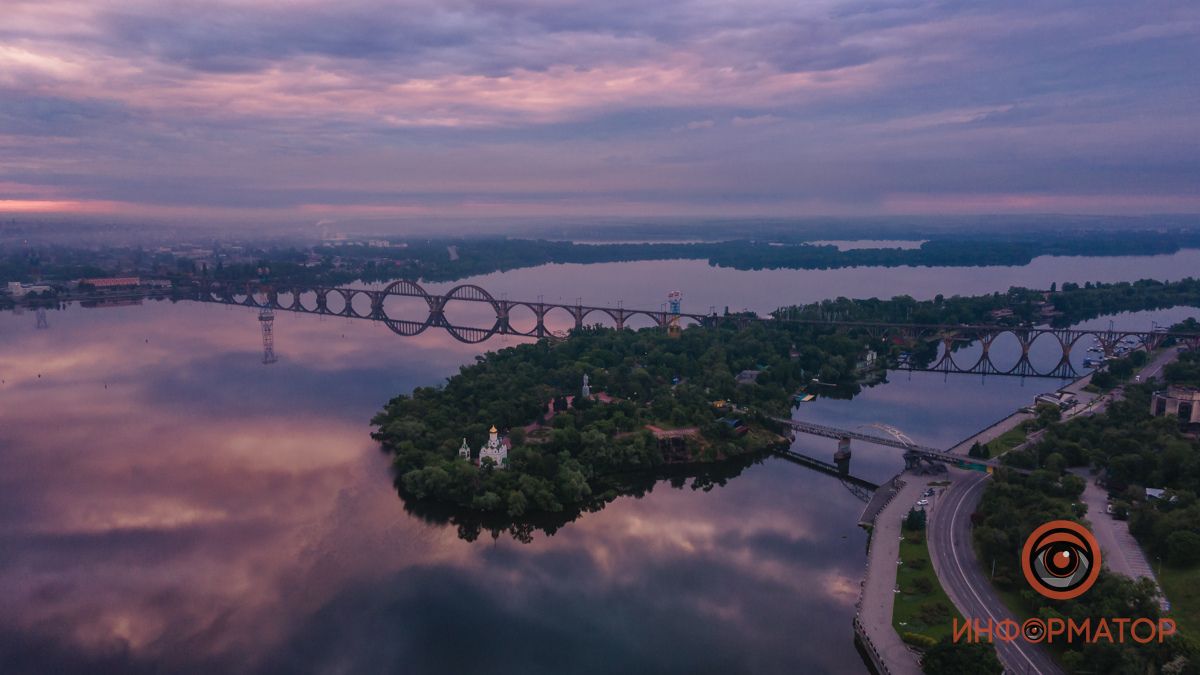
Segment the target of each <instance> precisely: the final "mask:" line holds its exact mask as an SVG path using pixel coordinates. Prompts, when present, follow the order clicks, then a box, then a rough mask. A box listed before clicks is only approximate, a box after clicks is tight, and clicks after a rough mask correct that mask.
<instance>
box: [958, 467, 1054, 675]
mask: <svg viewBox="0 0 1200 675" xmlns="http://www.w3.org/2000/svg"><path fill="white" fill-rule="evenodd" d="M984 480H987V479H986V478H985V479H982V480H979V481H977V482H976V483H975V484H974V485H971V486H970V487H968V488H967V489H966V490H964V491H963V493H962V494H961V495H959V498H958V503H956V504H955V505H954V512H953V513H952V514H950V554H951V555H953V556H954V565H955V567H957V568H958V573H959V576H960V577H961V578H962V580H963V582H964V583H965V584H966V586H967V590H969V591H971V595H973V596H975V600H976V601H978V602H979V606H980V607H982V608H983V611H984V612H986V613H987V615H988V617H989V618H990V619H991V620H992V625H995V624H996V615H995V614H992V610H990V609H988V606H987V603H985V602H984V601H983V598H981V597H979V593H977V592H976V591H975V587H974V586H973V585H971V582H970V581H969V580H968V579H967V575H966V570H964V569H963V566H962V563H961V562H960V561H959V559H958V548H957V547H956V546H955V545H954V521H955V520H957V518H958V510H959V509H960V508H962V505H963V502H964V501H965V500H966V496H967V494H969V493H970V492H971V491H972V490H974V489H975V488H976V487H977V486H979V485H983V482H984ZM1009 644H1010V645H1013V648H1014V649H1015V650H1016V651H1017V653H1018V654H1020V655H1021V658H1023V659H1025V662H1026V663H1028V664H1029V667H1030V668H1033V671H1034V672H1035V673H1041V672H1042V671H1041V670H1039V669H1038V667H1037V666H1035V665H1034V664H1033V661H1032V660H1031V659H1030V658H1029V655H1028V654H1026V653H1025V651H1024V650H1023V649H1021V648H1020V647H1018V646H1017V643H1016V642H1015V641H1013V642H1010V643H1009Z"/></svg>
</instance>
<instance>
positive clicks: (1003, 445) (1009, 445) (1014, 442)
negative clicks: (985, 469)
mask: <svg viewBox="0 0 1200 675" xmlns="http://www.w3.org/2000/svg"><path fill="white" fill-rule="evenodd" d="M1028 423H1029V420H1026V421H1024V422H1021V423H1020V424H1018V425H1017V426H1015V427H1013V428H1012V429H1009V430H1008V431H1006V432H1004V433H1002V434H1000V435H999V436H997V437H996V438H993V439H992V440H991V441H989V442H988V444H987V446H986V447H987V450H988V457H998V456H1000V455H1002V454H1004V453H1006V452H1008V451H1009V450H1012V449H1013V448H1015V447H1017V446H1018V445H1020V444H1022V443H1024V442H1025V438H1026V437H1027V436H1028V435H1029V430H1028V429H1027V428H1026V426H1025V425H1026V424H1028Z"/></svg>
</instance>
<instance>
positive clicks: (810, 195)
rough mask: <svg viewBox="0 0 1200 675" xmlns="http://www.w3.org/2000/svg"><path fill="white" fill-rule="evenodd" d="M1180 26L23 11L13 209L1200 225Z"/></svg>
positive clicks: (9, 33)
mask: <svg viewBox="0 0 1200 675" xmlns="http://www.w3.org/2000/svg"><path fill="white" fill-rule="evenodd" d="M1198 55H1200V8H1197V7H1193V6H1190V5H1186V4H1180V3H1172V2H1147V3H1136V4H1129V3H1122V2H1107V1H1105V2H1100V3H1089V5H1088V6H1086V7H1083V6H1079V5H1075V4H1070V3H1049V4H1047V3H1033V2H1004V3H999V2H995V3H948V2H905V3H900V2H888V1H882V0H881V1H878V2H842V1H835V0H825V1H819V2H805V3H796V2H783V1H779V0H759V1H756V2H745V3H720V2H715V1H713V0H664V2H656V3H651V4H649V5H647V3H639V2H632V1H627V0H616V1H614V2H606V3H568V2H562V1H559V0H501V1H498V2H496V1H493V2H482V1H479V2H472V1H470V0H451V1H447V2H433V1H432V0H415V1H413V2H406V3H394V2H382V1H380V0H351V1H350V2H342V3H336V4H331V3H326V2H315V1H301V2H286V3H285V2H279V1H275V0H267V1H259V2H250V1H249V0H219V1H210V2H192V1H186V0H184V1H178V2H168V3H164V2H152V1H150V0H131V1H124V2H83V1H82V0H39V1H32V0H28V1H27V0H10V2H8V3H6V8H5V21H4V22H3V25H0V160H2V161H0V212H6V211H9V212H14V211H15V212H29V211H42V212H56V211H74V212H83V213H95V214H104V215H118V216H120V215H125V216H141V217H161V218H167V219H189V220H203V219H231V218H233V219H238V220H241V221H246V222H255V221H260V220H261V221H267V220H302V221H312V220H314V219H317V218H322V217H333V218H354V217H356V216H368V215H369V216H471V217H474V216H488V215H499V216H511V215H582V214H604V215H635V214H637V215H668V214H682V215H690V214H712V215H720V214H765V215H794V216H800V215H811V214H814V213H850V214H854V213H885V214H886V213H945V212H951V213H954V212H963V213H975V212H1006V211H1007V212H1012V211H1015V212H1021V211H1039V212H1044V211H1076V212H1094V213H1130V212H1139V213H1140V212H1156V211H1176V212H1179V211H1200V190H1198V189H1197V187H1196V186H1197V185H1200V165H1198V161H1197V159H1196V157H1197V153H1196V150H1197V149H1198V148H1197V145H1198V142H1197V139H1200V122H1198V121H1197V117H1196V115H1195V114H1194V110H1195V109H1196V107H1197V103H1200V88H1198V87H1197V86H1196V78H1195V75H1194V73H1193V72H1192V65H1191V64H1193V63H1194V61H1195V59H1196V57H1197V56H1198Z"/></svg>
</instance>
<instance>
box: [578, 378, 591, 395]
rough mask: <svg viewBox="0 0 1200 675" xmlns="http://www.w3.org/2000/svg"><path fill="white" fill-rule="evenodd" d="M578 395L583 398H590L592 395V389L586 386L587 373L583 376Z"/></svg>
mask: <svg viewBox="0 0 1200 675" xmlns="http://www.w3.org/2000/svg"><path fill="white" fill-rule="evenodd" d="M579 393H580V395H581V396H583V397H584V398H590V397H591V395H592V387H591V385H589V384H588V376H587V373H584V374H583V387H581V388H580V390H579Z"/></svg>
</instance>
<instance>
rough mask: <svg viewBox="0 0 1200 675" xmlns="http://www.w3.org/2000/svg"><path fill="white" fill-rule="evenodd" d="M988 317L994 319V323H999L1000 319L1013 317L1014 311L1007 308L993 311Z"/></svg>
mask: <svg viewBox="0 0 1200 675" xmlns="http://www.w3.org/2000/svg"><path fill="white" fill-rule="evenodd" d="M988 315H989V316H991V317H992V320H993V321H999V320H1000V319H1007V318H1008V317H1010V316H1012V315H1013V311H1012V310H1011V309H1009V308H1007V307H1005V308H1004V309H993V310H992V311H991V312H988Z"/></svg>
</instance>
